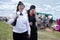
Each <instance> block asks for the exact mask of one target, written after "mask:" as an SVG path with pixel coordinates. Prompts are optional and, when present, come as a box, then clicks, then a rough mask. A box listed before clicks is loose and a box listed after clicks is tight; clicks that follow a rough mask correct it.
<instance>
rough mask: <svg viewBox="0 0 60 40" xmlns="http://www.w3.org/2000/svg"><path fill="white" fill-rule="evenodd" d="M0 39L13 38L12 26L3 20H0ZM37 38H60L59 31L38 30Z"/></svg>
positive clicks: (41, 39)
mask: <svg viewBox="0 0 60 40" xmlns="http://www.w3.org/2000/svg"><path fill="white" fill-rule="evenodd" d="M0 40H13V38H12V27H10V26H9V25H8V24H6V23H5V22H0ZM38 40H60V33H58V32H55V31H53V32H47V31H45V30H38Z"/></svg>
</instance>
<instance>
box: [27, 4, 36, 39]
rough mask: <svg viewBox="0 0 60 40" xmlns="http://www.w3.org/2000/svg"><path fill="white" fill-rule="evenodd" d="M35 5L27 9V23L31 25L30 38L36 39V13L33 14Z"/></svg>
mask: <svg viewBox="0 0 60 40" xmlns="http://www.w3.org/2000/svg"><path fill="white" fill-rule="evenodd" d="M35 8H36V7H35V5H31V6H30V9H29V10H28V11H27V13H28V19H29V24H30V27H31V37H30V40H37V27H36V15H35V13H36V12H35Z"/></svg>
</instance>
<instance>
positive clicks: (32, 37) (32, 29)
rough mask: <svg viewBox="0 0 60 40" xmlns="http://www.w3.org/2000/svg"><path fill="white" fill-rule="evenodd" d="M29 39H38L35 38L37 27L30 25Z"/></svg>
mask: <svg viewBox="0 0 60 40" xmlns="http://www.w3.org/2000/svg"><path fill="white" fill-rule="evenodd" d="M30 40H38V39H37V27H31V38H30Z"/></svg>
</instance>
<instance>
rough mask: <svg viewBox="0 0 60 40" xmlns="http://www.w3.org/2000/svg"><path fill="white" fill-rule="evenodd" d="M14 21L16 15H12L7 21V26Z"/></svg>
mask: <svg viewBox="0 0 60 40" xmlns="http://www.w3.org/2000/svg"><path fill="white" fill-rule="evenodd" d="M15 19H17V16H16V14H12V16H11V18H10V19H8V22H7V23H8V24H12V23H13V22H14V20H15Z"/></svg>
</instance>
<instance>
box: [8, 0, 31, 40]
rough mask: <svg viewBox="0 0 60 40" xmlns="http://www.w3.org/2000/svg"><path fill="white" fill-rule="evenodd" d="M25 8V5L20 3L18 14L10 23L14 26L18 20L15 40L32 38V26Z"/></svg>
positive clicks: (14, 34)
mask: <svg viewBox="0 0 60 40" xmlns="http://www.w3.org/2000/svg"><path fill="white" fill-rule="evenodd" d="M24 7H25V6H24V4H23V3H22V2H21V1H19V3H18V5H17V13H16V14H15V15H13V16H14V17H13V18H11V19H10V20H9V21H8V23H9V24H12V23H13V21H14V20H15V19H17V21H16V25H15V27H13V40H28V37H29V38H30V25H29V21H28V16H27V15H26V14H27V13H26V12H25V11H24Z"/></svg>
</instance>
